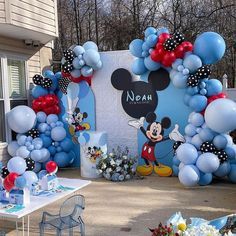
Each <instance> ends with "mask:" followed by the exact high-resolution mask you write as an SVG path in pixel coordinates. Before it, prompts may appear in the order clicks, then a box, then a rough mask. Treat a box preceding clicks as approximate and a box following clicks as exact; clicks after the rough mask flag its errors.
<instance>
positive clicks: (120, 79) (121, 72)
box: [111, 68, 132, 90]
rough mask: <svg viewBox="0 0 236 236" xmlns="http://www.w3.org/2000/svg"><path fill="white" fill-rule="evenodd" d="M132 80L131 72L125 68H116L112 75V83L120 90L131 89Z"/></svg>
mask: <svg viewBox="0 0 236 236" xmlns="http://www.w3.org/2000/svg"><path fill="white" fill-rule="evenodd" d="M131 82H132V76H131V74H130V72H129V71H128V70H126V69H124V68H119V69H117V70H115V71H114V72H113V73H112V75H111V84H112V86H113V87H114V88H116V89H118V90H125V89H129V88H130V85H131Z"/></svg>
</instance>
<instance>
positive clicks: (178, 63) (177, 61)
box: [172, 58, 183, 70]
mask: <svg viewBox="0 0 236 236" xmlns="http://www.w3.org/2000/svg"><path fill="white" fill-rule="evenodd" d="M180 65H183V59H179V58H178V59H176V60H175V61H174V62H173V63H172V68H173V69H174V70H177V69H178V66H180Z"/></svg>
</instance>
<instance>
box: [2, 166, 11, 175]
mask: <svg viewBox="0 0 236 236" xmlns="http://www.w3.org/2000/svg"><path fill="white" fill-rule="evenodd" d="M9 173H10V172H9V171H8V169H7V167H6V166H3V167H2V178H6V177H7V176H8V175H9Z"/></svg>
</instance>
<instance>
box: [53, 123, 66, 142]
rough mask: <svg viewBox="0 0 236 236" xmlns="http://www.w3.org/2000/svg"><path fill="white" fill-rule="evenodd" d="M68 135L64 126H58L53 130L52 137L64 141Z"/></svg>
mask: <svg viewBox="0 0 236 236" xmlns="http://www.w3.org/2000/svg"><path fill="white" fill-rule="evenodd" d="M65 137H66V130H65V129H64V128H63V127H60V126H57V127H55V128H53V129H52V131H51V138H52V139H53V140H54V141H58V142H60V141H62V140H63V139H64V138H65Z"/></svg>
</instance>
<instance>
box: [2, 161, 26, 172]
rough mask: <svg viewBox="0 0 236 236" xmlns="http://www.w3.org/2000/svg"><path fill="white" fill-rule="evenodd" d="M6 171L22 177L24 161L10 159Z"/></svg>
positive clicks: (24, 168) (24, 167)
mask: <svg viewBox="0 0 236 236" xmlns="http://www.w3.org/2000/svg"><path fill="white" fill-rule="evenodd" d="M7 169H8V171H9V172H10V173H11V172H15V173H17V174H18V175H22V174H23V173H24V172H25V170H26V163H25V160H24V159H23V158H21V157H17V156H16V157H12V158H11V159H10V160H9V161H8V163H7Z"/></svg>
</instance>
